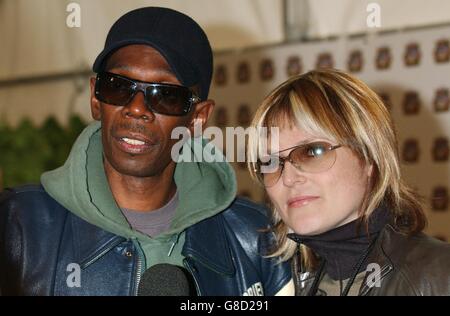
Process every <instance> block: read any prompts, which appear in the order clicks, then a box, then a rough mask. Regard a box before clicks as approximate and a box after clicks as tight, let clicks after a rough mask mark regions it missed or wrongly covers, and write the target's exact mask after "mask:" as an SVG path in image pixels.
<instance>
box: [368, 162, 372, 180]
mask: <svg viewBox="0 0 450 316" xmlns="http://www.w3.org/2000/svg"><path fill="white" fill-rule="evenodd" d="M372 174H373V163H371V164H370V165H368V166H367V177H369V178H371V177H372Z"/></svg>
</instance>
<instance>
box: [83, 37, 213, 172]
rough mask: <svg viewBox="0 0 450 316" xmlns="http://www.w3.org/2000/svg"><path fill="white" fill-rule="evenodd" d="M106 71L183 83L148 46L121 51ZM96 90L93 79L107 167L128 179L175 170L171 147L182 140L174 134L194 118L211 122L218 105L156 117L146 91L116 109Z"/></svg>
mask: <svg viewBox="0 0 450 316" xmlns="http://www.w3.org/2000/svg"><path fill="white" fill-rule="evenodd" d="M106 70H107V71H108V72H111V73H115V74H119V75H122V76H125V77H128V78H131V79H136V80H140V81H145V82H155V83H170V84H178V85H180V84H181V83H180V82H179V81H178V79H177V78H176V77H175V75H174V74H173V73H172V70H171V69H170V66H169V65H168V63H167V61H166V60H165V59H164V57H163V56H162V55H161V54H160V53H159V52H158V51H157V50H155V49H154V48H152V47H150V46H145V45H129V46H125V47H122V48H120V49H119V50H117V51H116V52H115V53H113V54H112V55H111V57H110V58H109V59H108V62H107V64H106ZM94 86H95V78H92V79H91V111H92V116H93V118H94V119H95V120H98V121H101V123H102V143H103V150H104V157H105V160H106V161H105V163H107V164H109V165H110V166H112V168H114V169H115V171H117V172H118V173H119V174H122V175H127V176H132V177H150V176H156V175H160V174H161V173H162V172H163V171H164V170H165V169H167V167H168V166H171V165H172V166H174V162H173V161H172V159H171V148H172V146H173V145H174V144H175V143H176V142H177V141H178V140H177V139H171V132H172V130H173V129H174V128H175V127H178V126H183V127H188V128H191V127H192V125H193V120H194V118H199V117H200V119H201V120H204V121H205V122H206V120H207V117H208V116H209V114H210V112H211V110H212V104H209V103H212V102H209V101H207V102H202V103H200V104H197V106H195V109H194V110H192V111H191V112H190V113H189V114H187V115H186V116H168V115H162V114H157V113H153V112H152V111H151V110H149V109H148V108H147V106H146V105H145V103H144V95H143V93H142V92H138V93H137V94H136V95H135V96H134V98H133V99H132V100H131V101H130V102H129V103H128V104H127V105H126V106H115V105H110V104H107V103H103V102H100V101H99V100H97V99H96V97H95V93H94ZM208 102H209V103H208ZM208 104H209V105H208ZM205 122H204V123H205Z"/></svg>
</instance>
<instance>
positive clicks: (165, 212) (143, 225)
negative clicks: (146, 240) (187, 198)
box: [121, 191, 178, 237]
mask: <svg viewBox="0 0 450 316" xmlns="http://www.w3.org/2000/svg"><path fill="white" fill-rule="evenodd" d="M177 206H178V191H177V192H175V194H174V195H173V197H172V199H171V200H170V201H169V202H168V203H167V204H166V205H164V206H163V207H161V208H159V209H156V210H151V211H147V212H143V211H136V210H130V209H126V208H122V209H121V210H122V213H123V215H124V216H125V218H126V219H127V221H128V223H130V225H131V227H132V228H133V229H135V230H137V231H139V232H141V233H143V234H145V235H148V236H150V237H156V236H158V235H160V234H162V233H164V232H166V231H168V230H169V228H170V224H171V223H172V219H173V218H174V216H175V210H176V208H177Z"/></svg>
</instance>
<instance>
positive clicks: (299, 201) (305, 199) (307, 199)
mask: <svg viewBox="0 0 450 316" xmlns="http://www.w3.org/2000/svg"><path fill="white" fill-rule="evenodd" d="M318 198H319V197H318V196H314V195H303V196H297V197H294V198H291V199H289V200H288V201H287V205H288V207H302V206H305V205H307V204H309V203H311V202H312V201H315V200H317V199H318Z"/></svg>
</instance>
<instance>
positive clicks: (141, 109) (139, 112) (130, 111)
mask: <svg viewBox="0 0 450 316" xmlns="http://www.w3.org/2000/svg"><path fill="white" fill-rule="evenodd" d="M122 114H123V115H124V116H125V117H127V118H135V119H142V120H144V121H153V120H154V119H155V114H154V113H153V112H152V111H151V110H150V109H149V108H148V107H147V105H146V104H145V98H144V93H143V92H142V91H139V92H137V93H136V94H135V95H134V97H133V99H131V101H130V102H129V103H128V104H127V105H126V106H124V107H123V109H122Z"/></svg>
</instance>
